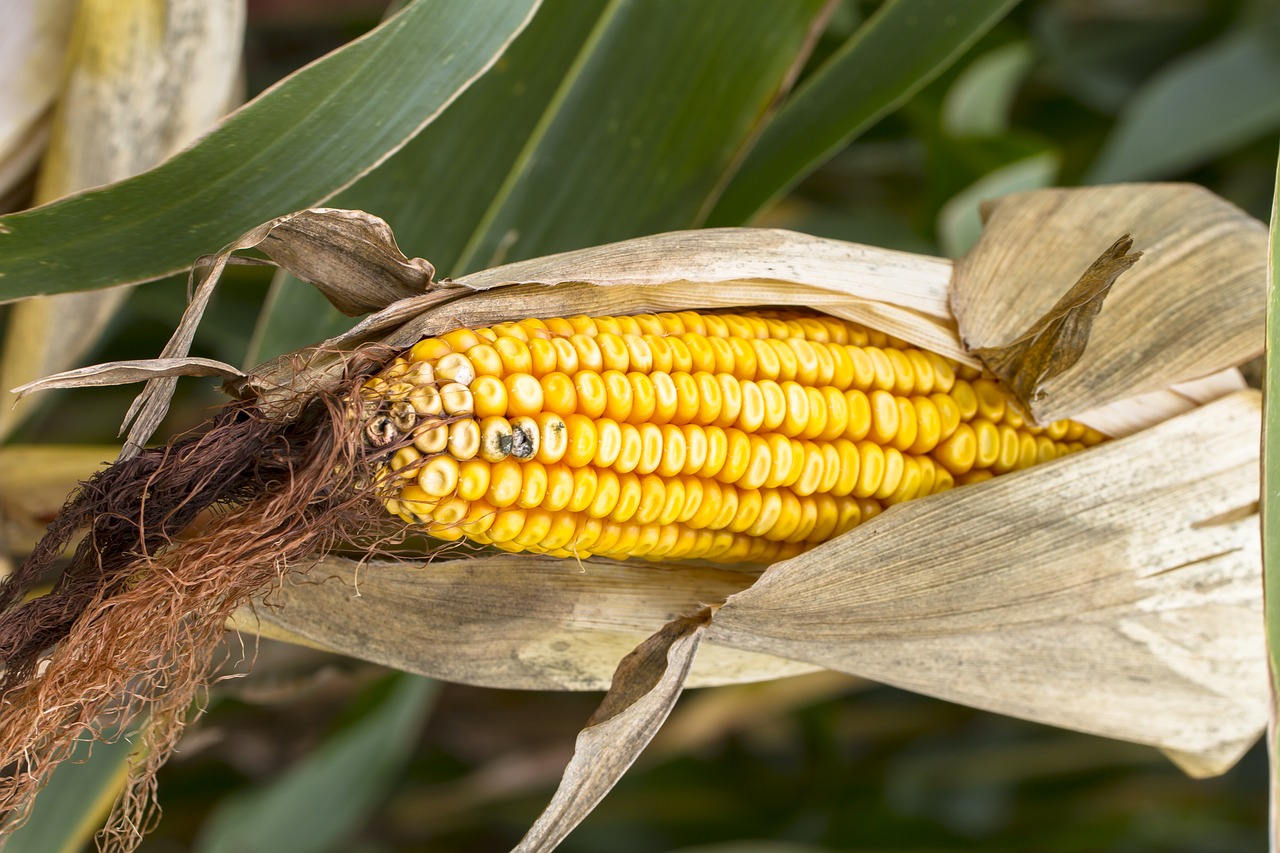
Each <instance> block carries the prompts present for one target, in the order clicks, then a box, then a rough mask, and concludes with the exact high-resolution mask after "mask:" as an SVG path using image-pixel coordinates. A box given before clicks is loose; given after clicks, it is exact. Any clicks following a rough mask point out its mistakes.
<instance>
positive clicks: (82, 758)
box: [4, 738, 134, 853]
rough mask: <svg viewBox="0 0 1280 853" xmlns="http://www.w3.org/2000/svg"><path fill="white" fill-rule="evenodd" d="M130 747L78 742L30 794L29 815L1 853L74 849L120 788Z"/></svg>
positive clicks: (123, 743)
mask: <svg viewBox="0 0 1280 853" xmlns="http://www.w3.org/2000/svg"><path fill="white" fill-rule="evenodd" d="M133 753H134V745H133V744H132V743H130V742H129V740H128V739H127V738H120V739H118V740H116V741H114V742H112V743H93V744H91V743H90V742H89V741H82V742H81V743H80V744H79V745H78V746H77V747H76V755H75V757H74V758H73V759H72V760H70V761H67V762H64V763H63V764H62V765H60V766H59V767H58V769H57V770H55V771H54V773H53V775H52V776H51V777H50V778H49V784H48V785H46V786H45V788H44V790H43V791H41V792H40V795H39V796H38V797H36V803H35V807H34V808H32V810H31V819H30V820H28V821H27V822H26V824H24V825H23V826H22V827H20V828H19V829H17V830H16V831H15V832H14V833H13V836H12V837H11V838H10V839H9V840H8V843H7V844H6V845H5V848H4V849H5V851H6V853H78V851H81V850H83V849H85V847H86V846H87V845H88V843H89V840H90V839H91V838H93V836H94V834H95V833H96V832H97V831H98V830H99V829H101V828H102V824H103V823H104V822H105V821H106V819H107V813H108V812H109V811H110V810H111V806H112V804H113V803H115V801H116V797H117V796H119V794H120V791H121V790H123V788H124V783H125V779H126V777H127V774H128V772H129V761H130V756H131V755H132V754H133Z"/></svg>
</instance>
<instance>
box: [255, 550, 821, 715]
mask: <svg viewBox="0 0 1280 853" xmlns="http://www.w3.org/2000/svg"><path fill="white" fill-rule="evenodd" d="M451 557H452V558H451ZM310 575H311V579H310V580H299V581H298V582H294V583H286V584H285V585H283V586H282V587H281V588H280V589H279V590H278V591H276V592H274V593H272V595H271V596H270V603H269V606H262V605H257V606H255V607H252V608H250V607H245V608H242V609H241V610H240V612H239V613H237V614H236V618H235V621H234V627H235V628H237V629H239V630H241V631H244V632H246V633H250V634H252V633H258V632H259V631H260V632H261V634H262V635H263V636H266V637H274V638H277V639H283V640H287V641H289V642H294V643H299V642H301V643H303V644H308V645H313V646H316V647H318V648H322V649H325V650H328V651H334V652H341V653H343V654H348V655H352V656H353V657H359V658H362V659H364V660H370V661H373V662H375V663H380V664H383V665H385V666H390V667H394V668H396V669H400V670H404V671H406V672H416V673H419V674H422V675H429V676H431V677H433V678H438V679H441V680H444V681H453V682H459V683H463V684H474V685H478V686H481V687H500V688H506V689H520V690H604V689H606V688H608V687H609V684H610V681H611V679H612V677H613V671H614V668H615V667H616V666H617V665H618V661H619V660H621V659H622V658H623V657H624V656H625V655H626V654H627V653H628V652H630V651H631V650H632V649H634V648H635V647H636V646H637V645H639V644H640V643H641V642H642V641H643V640H644V639H645V638H646V637H648V636H649V635H651V634H652V633H654V632H655V631H657V630H658V629H660V628H661V627H662V626H663V625H665V624H666V623H668V622H670V621H671V620H672V619H675V618H677V617H678V616H680V615H681V614H684V613H691V612H693V611H695V610H697V609H699V608H700V607H703V606H705V605H706V604H712V603H719V602H722V601H724V600H725V599H726V598H728V597H729V596H730V595H732V594H733V593H735V592H740V591H741V590H744V589H746V588H747V587H749V586H750V585H751V584H752V583H754V582H755V580H756V578H757V577H758V576H759V568H758V567H755V570H752V569H751V567H743V568H732V567H725V566H717V565H711V564H706V563H704V564H698V565H695V564H688V565H665V564H661V563H642V562H639V561H630V562H629V561H617V560H603V559H595V558H592V559H590V560H583V561H581V562H578V561H574V560H561V559H558V558H555V557H541V556H533V555H514V554H501V555H496V556H484V555H479V554H467V553H466V552H460V553H457V554H454V555H444V556H441V557H438V558H436V559H434V560H432V561H431V562H430V563H415V562H390V561H386V560H371V561H368V562H365V563H360V562H358V561H356V560H351V559H346V558H342V557H337V556H330V557H327V558H325V559H324V560H322V561H321V562H320V563H319V564H318V565H317V566H316V567H315V568H314V569H313V570H312V571H311V572H310ZM517 591H518V592H517ZM818 668H819V667H817V666H815V665H813V664H806V663H802V662H800V661H795V660H786V659H784V658H778V657H775V656H773V655H767V654H759V653H756V652H744V651H739V650H737V649H733V648H728V647H725V646H704V647H703V649H702V651H701V653H700V654H699V655H698V658H697V661H696V662H695V664H694V666H693V669H692V671H691V672H690V675H689V682H688V686H690V687H709V686H715V685H721V684H738V683H744V682H750V681H761V680H764V679H769V678H782V677H785V676H788V675H798V674H801V673H805V672H812V671H814V670H816V669H818Z"/></svg>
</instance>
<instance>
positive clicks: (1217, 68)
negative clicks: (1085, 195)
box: [1085, 20, 1280, 184]
mask: <svg viewBox="0 0 1280 853" xmlns="http://www.w3.org/2000/svg"><path fill="white" fill-rule="evenodd" d="M1271 24H1272V25H1271V26H1253V27H1250V28H1248V29H1240V30H1237V31H1236V32H1234V33H1231V34H1229V35H1227V36H1224V37H1223V38H1221V39H1219V40H1218V41H1216V42H1214V43H1213V44H1211V45H1209V46H1208V47H1206V48H1204V49H1203V50H1201V51H1199V52H1198V53H1194V54H1190V55H1188V56H1187V57H1186V58H1184V59H1181V60H1179V61H1178V62H1176V63H1174V64H1173V65H1171V66H1170V67H1169V68H1167V69H1166V70H1165V71H1163V72H1162V73H1160V74H1158V75H1156V77H1155V78H1154V79H1153V80H1151V82H1150V83H1148V84H1147V85H1146V86H1145V87H1144V88H1143V89H1142V90H1140V91H1139V92H1138V94H1137V95H1135V96H1134V98H1133V100H1132V101H1130V102H1129V105H1128V106H1127V107H1126V109H1125V110H1124V112H1123V113H1122V114H1121V116H1120V120H1119V121H1118V122H1117V124H1116V127H1115V130H1114V131H1113V132H1112V134H1111V137H1110V138H1109V139H1108V140H1107V142H1106V145H1105V146H1104V147H1103V149H1102V153H1101V154H1099V155H1098V159H1097V160H1095V161H1094V163H1093V166H1092V167H1091V168H1090V170H1089V172H1088V174H1087V175H1086V177H1085V181H1086V182H1087V183H1096V184H1103V183H1116V182H1119V181H1143V180H1150V179H1152V178H1163V177H1171V176H1174V175H1176V174H1178V173H1179V172H1182V171H1184V170H1186V169H1189V168H1191V167H1193V166H1196V165H1198V164H1200V163H1202V162H1204V161H1206V160H1209V159H1212V158H1213V157H1217V156H1220V155H1222V154H1225V153H1226V152H1228V151H1231V150H1233V149H1235V148H1238V147H1239V146H1241V145H1244V144H1246V143H1248V142H1252V141H1254V140H1255V139H1258V138H1260V137H1263V136H1265V135H1266V134H1268V133H1273V132H1275V130H1276V129H1277V128H1280V98H1278V97H1276V92H1280V20H1273V21H1272V22H1271Z"/></svg>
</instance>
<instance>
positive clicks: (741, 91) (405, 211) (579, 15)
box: [250, 0, 826, 361]
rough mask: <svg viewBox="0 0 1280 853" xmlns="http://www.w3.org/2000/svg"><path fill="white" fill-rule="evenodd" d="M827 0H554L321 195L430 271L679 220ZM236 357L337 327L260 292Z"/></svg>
mask: <svg viewBox="0 0 1280 853" xmlns="http://www.w3.org/2000/svg"><path fill="white" fill-rule="evenodd" d="M825 5H826V3H825V0H803V2H793V3H787V4H783V5H778V4H774V3H772V2H768V0H751V2H738V0H706V2H700V3H694V4H691V3H684V2H677V0H645V2H635V0H612V2H608V3H605V2H603V0H592V2H581V1H580V0H579V1H577V2H575V0H559V2H550V3H547V4H546V5H545V6H544V7H543V8H542V9H540V11H539V13H538V15H537V16H536V17H535V19H534V21H533V22H532V23H531V24H530V27H529V29H528V30H527V31H526V32H525V33H524V34H522V35H521V37H520V38H518V39H517V40H516V41H515V43H513V45H512V47H511V50H510V51H509V52H508V53H507V54H506V55H505V56H504V57H503V60H502V62H500V63H499V64H498V65H496V66H495V67H494V68H493V69H492V70H491V71H490V72H489V73H488V74H486V75H485V76H484V77H483V78H481V80H479V81H478V82H477V84H476V86H475V87H473V89H472V90H470V91H468V92H467V93H466V94H465V95H464V96H463V97H461V98H459V100H458V101H457V103H455V104H453V105H452V106H450V108H449V109H448V110H447V111H446V113H445V114H444V115H443V116H441V118H440V119H439V120H438V121H437V122H435V123H434V124H433V125H432V126H431V127H430V128H428V129H427V130H425V131H424V132H423V133H422V134H420V135H419V137H418V138H417V139H415V140H414V141H413V142H412V143H411V144H410V145H408V146H406V147H405V149H404V150H402V151H401V152H400V153H399V154H397V155H396V156H395V157H393V158H391V159H390V160H389V161H387V163H385V164H384V165H383V166H381V167H380V168H378V169H377V170H376V171H374V172H373V173H371V174H370V175H368V176H367V177H366V178H364V179H362V180H361V181H360V182H359V183H357V184H356V185H355V186H353V187H351V189H350V190H348V191H346V192H344V193H343V194H342V195H341V196H339V197H338V198H337V199H335V201H334V204H336V205H341V206H343V207H353V208H360V209H365V210H369V211H372V212H376V213H378V214H379V215H380V216H382V217H383V218H385V219H386V220H387V221H388V222H389V223H390V224H391V226H392V227H393V228H395V230H396V235H397V238H398V239H399V242H400V245H401V248H403V249H404V250H405V252H406V253H407V254H410V255H413V254H418V255H421V256H422V257H425V258H427V259H428V260H430V261H431V262H432V263H434V264H435V265H436V267H437V268H438V269H439V270H440V271H441V273H442V274H451V275H458V274H461V273H463V272H467V271H470V270H474V269H477V268H482V267H486V266H490V265H493V264H494V263H497V262H498V261H501V260H515V259H517V258H522V257H528V256H532V255H538V254H543V253H548V252H553V251H556V250H559V249H568V248H579V247H582V246H587V245H591V244H593V243H604V242H609V241H612V240H619V239H624V238H626V237H631V236H636V235H639V234H645V233H651V232H657V231H666V230H672V229H676V228H683V227H688V226H689V225H691V224H693V223H694V222H695V221H696V219H697V217H698V215H699V211H700V210H701V209H702V208H703V207H704V206H705V205H706V204H707V202H708V200H709V199H710V198H711V197H712V196H713V194H714V192H715V191H716V190H717V188H718V187H719V186H720V185H721V183H722V182H723V180H724V179H725V177H726V175H727V174H728V172H729V171H730V169H731V168H732V164H733V163H734V162H735V161H736V158H737V157H738V156H739V152H740V151H741V150H742V148H743V147H744V146H745V145H746V143H747V140H748V139H749V138H750V137H751V136H752V135H753V134H754V133H756V132H757V130H758V127H759V125H760V123H761V122H763V121H765V120H766V118H767V116H768V111H769V109H770V107H771V105H772V104H773V102H774V99H775V98H776V97H777V96H778V94H779V93H780V92H781V91H783V90H784V89H785V87H786V85H787V82H788V80H789V77H790V75H791V74H792V73H793V72H794V70H795V68H796V67H798V65H799V64H800V63H801V62H802V61H803V60H804V58H805V57H806V56H807V50H808V48H809V46H810V42H811V37H812V35H813V28H814V27H816V26H817V25H818V24H820V23H821V21H822V20H823V16H822V14H821V13H822V11H823V10H824V6H825ZM269 309H270V310H269V311H268V314H267V317H266V319H265V321H264V325H263V327H262V328H261V330H260V334H259V335H258V336H257V337H258V341H259V343H260V346H258V347H255V350H254V353H253V354H252V356H251V358H250V361H254V360H257V359H258V358H261V357H263V356H266V355H271V354H275V353H280V352H287V351H289V350H291V349H294V348H297V347H299V346H302V345H304V344H308V343H312V342H314V341H316V340H318V339H321V338H323V337H326V336H327V335H329V334H333V333H336V332H337V331H339V330H341V329H344V328H346V327H347V326H349V325H350V321H349V320H346V319H345V318H341V317H339V316H337V315H336V314H335V313H334V312H331V311H330V310H329V309H327V307H326V306H325V305H324V303H323V302H322V301H320V300H318V299H317V298H316V297H315V295H314V294H311V293H308V292H305V291H304V289H303V288H302V287H300V286H299V285H298V284H297V283H296V282H290V281H285V282H283V283H281V284H279V285H278V286H277V287H276V288H275V289H274V291H273V295H272V302H271V304H270V306H269Z"/></svg>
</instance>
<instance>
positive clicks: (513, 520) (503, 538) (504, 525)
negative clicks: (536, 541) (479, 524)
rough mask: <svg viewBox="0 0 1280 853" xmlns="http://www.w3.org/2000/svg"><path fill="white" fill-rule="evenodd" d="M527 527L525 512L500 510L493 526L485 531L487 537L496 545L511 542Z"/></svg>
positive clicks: (495, 515)
mask: <svg viewBox="0 0 1280 853" xmlns="http://www.w3.org/2000/svg"><path fill="white" fill-rule="evenodd" d="M524 526H525V511H524V510H498V512H497V514H494V519H493V524H492V525H489V529H488V530H485V537H488V538H489V540H490V542H493V543H494V544H502V543H504V542H511V540H512V539H515V538H516V537H517V535H520V532H521V530H522V529H524Z"/></svg>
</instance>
